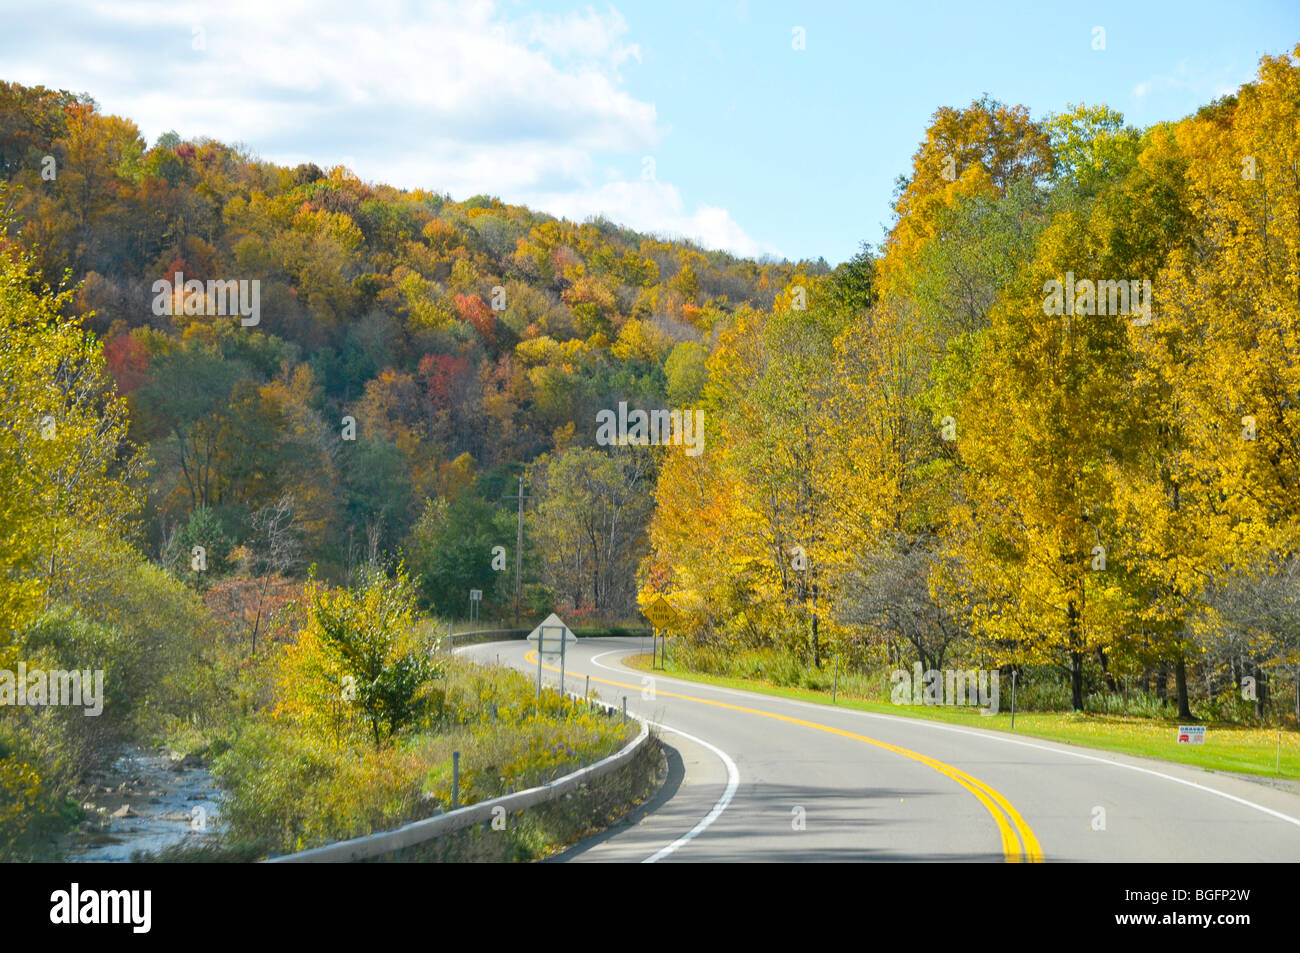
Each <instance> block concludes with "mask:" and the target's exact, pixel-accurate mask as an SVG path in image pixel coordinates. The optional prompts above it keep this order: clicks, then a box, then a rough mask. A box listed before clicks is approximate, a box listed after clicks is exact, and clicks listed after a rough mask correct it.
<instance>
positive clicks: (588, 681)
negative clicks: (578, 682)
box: [582, 675, 591, 698]
mask: <svg viewBox="0 0 1300 953" xmlns="http://www.w3.org/2000/svg"><path fill="white" fill-rule="evenodd" d="M589 695H591V676H590V675H588V676H587V687H586V689H585V690H584V691H583V693H582V697H583V698H586V697H588V696H589Z"/></svg>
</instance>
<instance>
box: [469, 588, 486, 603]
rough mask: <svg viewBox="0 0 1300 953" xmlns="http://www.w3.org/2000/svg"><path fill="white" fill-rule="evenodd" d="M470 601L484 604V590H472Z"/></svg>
mask: <svg viewBox="0 0 1300 953" xmlns="http://www.w3.org/2000/svg"><path fill="white" fill-rule="evenodd" d="M469 601H470V602H482V601H483V590H482V589H471V590H470V591H469Z"/></svg>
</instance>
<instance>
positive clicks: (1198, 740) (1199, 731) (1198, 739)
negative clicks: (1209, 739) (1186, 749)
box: [1178, 725, 1205, 745]
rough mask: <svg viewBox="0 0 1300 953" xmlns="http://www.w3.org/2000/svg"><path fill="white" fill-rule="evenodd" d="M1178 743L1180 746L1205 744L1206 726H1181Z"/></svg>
mask: <svg viewBox="0 0 1300 953" xmlns="http://www.w3.org/2000/svg"><path fill="white" fill-rule="evenodd" d="M1178 743H1179V744H1180V745H1203V744H1205V726H1204V725H1179V726H1178Z"/></svg>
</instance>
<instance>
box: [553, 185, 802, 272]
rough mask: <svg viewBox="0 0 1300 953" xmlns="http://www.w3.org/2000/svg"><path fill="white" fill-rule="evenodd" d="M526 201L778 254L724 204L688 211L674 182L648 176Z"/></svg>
mask: <svg viewBox="0 0 1300 953" xmlns="http://www.w3.org/2000/svg"><path fill="white" fill-rule="evenodd" d="M529 204H530V205H534V206H535V207H537V208H543V209H545V210H546V211H548V212H550V213H551V214H553V215H559V216H563V217H565V218H570V219H574V220H577V221H582V220H583V219H586V218H589V217H592V216H597V215H603V216H605V217H606V218H608V219H610V220H611V221H614V222H618V223H620V224H623V225H627V226H629V227H631V228H635V229H637V230H639V231H646V232H654V233H655V234H658V235H663V236H667V237H674V238H676V237H681V238H689V239H692V240H693V241H696V242H698V243H699V244H700V245H703V246H704V247H705V248H721V249H725V250H727V251H730V252H732V253H733V254H736V255H743V256H745V257H751V258H757V257H759V256H761V255H764V254H771V255H775V256H777V257H782V256H781V253H780V252H779V251H778V250H777V249H776V248H774V247H773V246H771V245H768V244H765V243H763V242H759V241H756V240H755V239H754V238H752V237H751V236H750V235H749V234H748V233H746V232H745V230H744V229H743V228H741V227H740V225H738V224H737V223H736V221H735V220H734V219H733V218H732V217H731V214H730V213H729V212H728V211H727V210H726V209H724V208H718V207H717V206H713V205H706V204H700V205H697V206H696V207H695V210H694V211H692V212H688V211H687V210H686V203H685V202H684V201H683V199H682V196H681V193H680V192H679V191H678V190H677V188H676V187H675V186H673V185H669V184H668V183H666V182H659V181H657V180H654V179H638V180H636V181H632V182H627V181H614V182H607V183H605V184H604V185H602V186H600V187H599V188H596V189H594V190H583V191H575V192H569V193H563V194H539V195H534V196H532V197H531V201H530V202H529Z"/></svg>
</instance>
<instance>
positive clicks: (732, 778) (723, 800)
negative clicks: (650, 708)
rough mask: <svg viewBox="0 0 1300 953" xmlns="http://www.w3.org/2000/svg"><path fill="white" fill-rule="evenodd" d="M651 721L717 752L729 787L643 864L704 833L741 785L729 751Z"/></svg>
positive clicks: (617, 650)
mask: <svg viewBox="0 0 1300 953" xmlns="http://www.w3.org/2000/svg"><path fill="white" fill-rule="evenodd" d="M463 648H473V646H469V645H466V646H463ZM613 651H614V652H621V651H623V650H622V649H614V650H613ZM612 654H613V652H601V653H600V655H612ZM600 655H597V656H593V657H592V658H591V659H590V661H591V662H592V664H594V665H599V666H600V667H601V668H603V669H605V670H606V671H607V672H615V673H617V674H620V675H621V674H622V673H621V672H619V670H618V669H616V668H610V667H609V666H608V665H600V663H599V662H597V661H596V659H597V658H600ZM650 723H651V724H652V725H655V726H656V727H658V728H661V729H663V730H664V731H671V732H672V733H673V734H675V735H681V736H682V737H683V738H685V739H686V740H687V741H693V742H695V743H696V744H697V745H700V746H702V747H705V748H708V749H709V750H710V751H712V752H713V753H714V754H716V755H717V756H718V757H719V758H720V759H721V761H722V763H723V764H724V765H725V766H726V768H727V788H726V790H725V791H723V792H722V797H720V798H718V802H717V803H716V804H714V805H713V809H712V810H711V811H709V813H708V814H705V815H704V816H703V817H702V818H700V820H699V823H697V824H696V825H695V826H694V827H692V828H691V829H690V830H689V831H687V832H686V833H685V834H683V835H682V836H681V837H679V838H677V840H675V841H673V842H672V843H671V844H669V845H668V846H666V847H662V848H660V849H659V850H657V851H655V852H654V853H653V854H651V855H650V856H649V857H647V858H646V859H645V860H643V861H641V863H643V864H655V863H658V862H659V861H661V860H663V859H664V858H665V857H667V856H668V855H669V854H672V853H674V852H675V851H677V850H678V848H680V847H682V846H684V845H686V844H688V843H690V842H691V841H693V840H695V838H697V837H699V836H700V835H701V834H703V833H704V831H705V830H706V829H708V827H709V825H710V824H712V823H713V822H714V821H716V820H717V819H718V818H719V817H721V816H722V812H723V811H725V810H726V809H727V805H728V804H730V803H731V799H732V798H733V797H735V796H736V789H737V788H739V787H740V771H739V769H738V768H737V767H736V762H734V761H732V760H731V756H730V755H728V754H727V752H725V751H723V750H722V749H721V748H719V747H717V746H716V745H712V744H709V742H707V741H705V740H704V739H703V738H697V737H695V735H692V734H687V733H686V732H685V731H682V730H681V729H679V728H670V727H669V726H668V725H665V724H664V723H663V722H658V721H653V722H650Z"/></svg>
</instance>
